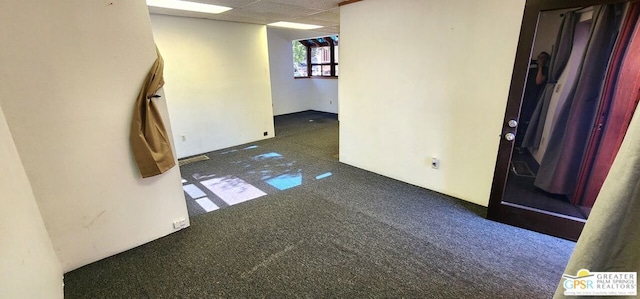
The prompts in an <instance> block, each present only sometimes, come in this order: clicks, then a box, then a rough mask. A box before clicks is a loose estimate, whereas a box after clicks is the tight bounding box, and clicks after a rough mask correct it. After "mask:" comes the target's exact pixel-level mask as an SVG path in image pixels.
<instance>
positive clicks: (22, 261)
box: [0, 107, 63, 298]
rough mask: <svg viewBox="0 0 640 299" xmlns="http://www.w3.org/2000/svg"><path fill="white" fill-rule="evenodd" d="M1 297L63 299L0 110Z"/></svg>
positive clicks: (54, 265)
mask: <svg viewBox="0 0 640 299" xmlns="http://www.w3.org/2000/svg"><path fill="white" fill-rule="evenodd" d="M0 161H2V170H0V205H2V208H1V209H0V219H2V222H3V225H0V242H1V243H2V246H0V269H2V271H0V294H2V297H4V298H62V297H63V291H62V267H60V263H59V262H58V258H57V257H56V254H55V251H54V250H53V246H52V245H51V240H50V239H49V235H48V234H47V230H46V228H45V227H44V222H43V221H42V216H41V215H40V210H38V206H37V204H36V200H35V198H34V197H33V191H32V189H31V185H30V184H29V180H28V179H27V174H26V173H25V172H24V168H23V167H22V162H21V161H20V157H19V156H18V151H17V150H16V147H15V144H14V143H13V138H12V137H11V133H10V132H9V127H8V126H7V122H6V120H5V117H4V113H3V112H2V107H0Z"/></svg>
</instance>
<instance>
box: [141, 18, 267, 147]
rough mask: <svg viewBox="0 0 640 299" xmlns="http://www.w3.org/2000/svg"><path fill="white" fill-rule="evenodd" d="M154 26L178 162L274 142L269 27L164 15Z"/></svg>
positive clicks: (152, 19)
mask: <svg viewBox="0 0 640 299" xmlns="http://www.w3.org/2000/svg"><path fill="white" fill-rule="evenodd" d="M151 22H152V24H153V35H154V37H155V41H156V43H157V44H158V48H159V49H160V52H161V54H162V56H163V57H164V60H165V69H164V70H165V81H166V84H165V87H164V90H165V93H166V95H167V98H168V105H169V114H170V115H171V120H172V121H173V132H174V134H173V137H174V143H175V146H176V150H177V154H178V157H180V158H182V157H187V156H192V155H197V154H201V153H205V152H209V151H213V150H217V149H221V148H226V147H230V146H235V145H239V144H243V143H247V142H253V141H256V140H261V139H264V138H270V137H273V136H274V128H273V110H272V107H271V104H272V103H271V84H270V81H269V57H268V50H267V32H266V28H265V26H263V25H252V24H242V23H232V22H222V21H214V20H206V19H195V18H183V17H172V16H164V15H151ZM263 132H267V133H268V136H266V137H265V136H263ZM183 135H184V136H185V137H184V138H185V139H184V140H183V139H182V136H183Z"/></svg>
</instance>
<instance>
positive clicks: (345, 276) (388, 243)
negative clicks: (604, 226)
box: [65, 112, 574, 298]
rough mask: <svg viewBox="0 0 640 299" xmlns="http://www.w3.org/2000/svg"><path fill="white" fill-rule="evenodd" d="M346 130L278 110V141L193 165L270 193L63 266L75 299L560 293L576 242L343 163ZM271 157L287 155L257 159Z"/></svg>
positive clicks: (317, 117)
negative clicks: (341, 139) (289, 178)
mask: <svg viewBox="0 0 640 299" xmlns="http://www.w3.org/2000/svg"><path fill="white" fill-rule="evenodd" d="M309 120H313V121H311V122H310V121H309ZM337 126H338V123H337V121H336V120H335V117H333V116H331V115H327V114H323V113H314V112H306V113H300V114H295V115H289V116H284V117H277V118H276V133H277V137H276V138H273V139H270V140H265V141H261V142H257V143H253V144H249V145H243V146H239V147H236V148H233V149H227V150H224V151H216V152H212V153H208V155H209V156H210V157H211V158H212V159H211V160H209V161H203V162H197V163H193V164H189V165H186V166H183V167H182V168H181V171H182V173H183V177H184V178H185V179H187V180H189V181H190V183H194V184H197V182H198V179H196V178H194V174H200V175H203V174H207V175H212V176H214V177H215V176H227V175H233V176H237V177H240V178H242V179H243V180H245V181H246V182H248V183H251V184H252V185H254V186H256V187H258V188H259V189H261V190H263V191H264V192H266V193H267V194H268V195H267V196H263V197H260V198H257V199H254V200H251V201H248V202H244V203H241V204H237V205H234V206H227V207H223V208H222V209H220V210H217V211H213V212H210V213H204V211H195V212H197V213H198V214H199V215H197V216H194V217H192V219H191V227H189V228H187V229H185V230H182V231H180V232H177V233H174V234H172V235H169V236H167V237H164V238H161V239H159V240H157V241H154V242H151V243H149V244H146V245H143V246H140V247H138V248H135V249H132V250H129V251H127V252H124V253H121V254H118V255H116V256H113V257H110V258H107V259H104V260H102V261H99V262H96V263H93V264H90V265H87V266H85V267H82V268H80V269H77V270H74V271H72V272H69V273H67V274H65V297H66V298H292V297H301V298H551V297H552V295H553V292H554V291H555V288H556V285H557V283H558V281H559V279H560V277H561V275H562V271H563V270H564V266H565V264H566V262H567V261H568V258H569V255H570V253H571V251H572V250H573V247H574V243H573V242H570V241H566V240H562V239H558V238H554V237H550V236H546V235H542V234H538V233H535V232H531V231H526V230H522V229H519V228H515V227H510V226H507V225H503V224H500V223H496V222H492V221H488V220H486V219H484V214H485V209H484V208H482V207H479V206H476V205H473V204H469V203H466V202H462V201H460V200H457V199H453V198H450V197H448V196H444V195H441V194H438V193H435V192H431V191H428V190H425V189H422V188H418V187H415V186H411V185H408V184H405V183H402V182H398V181H395V180H392V179H389V178H386V177H382V176H379V175H376V174H373V173H370V172H367V171H364V170H361V169H357V168H354V167H350V166H347V165H344V164H340V163H338V162H337V160H336V158H335V156H334V155H335V154H336V153H337V142H338V138H337V133H338V132H337V130H338V127H337ZM251 145H257V146H258V147H257V148H252V149H246V150H243V149H245V148H247V147H248V146H251ZM234 149H235V150H236V151H232V150H234ZM253 150H256V151H253ZM252 151H253V152H252ZM269 152H277V153H278V154H281V156H282V157H281V158H278V159H275V160H273V161H270V162H265V161H256V160H255V159H252V158H253V157H255V156H256V155H257V154H260V153H269ZM223 153H224V154H223ZM265 163H266V165H267V167H265ZM247 165H248V166H247ZM258 170H265V171H266V170H269V171H271V175H278V174H281V173H282V172H294V173H300V174H301V175H302V184H301V185H300V186H297V187H294V188H290V189H286V190H279V189H277V188H274V187H273V186H271V185H269V184H267V183H265V177H268V174H267V175H266V176H259V175H257V172H256V171H258ZM252 172H253V173H252ZM326 172H331V173H332V175H331V176H329V177H326V178H322V179H315V177H316V176H317V175H318V174H322V173H326ZM265 174H266V173H265ZM196 177H197V176H196ZM208 196H213V195H209V194H208ZM189 201H192V199H189V198H187V202H189ZM218 201H220V200H219V199H218ZM192 208H193V209H195V208H194V207H191V208H190V212H192V211H191V209H192ZM123 233H124V232H123Z"/></svg>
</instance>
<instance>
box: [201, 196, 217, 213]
mask: <svg viewBox="0 0 640 299" xmlns="http://www.w3.org/2000/svg"><path fill="white" fill-rule="evenodd" d="M196 202H197V203H198V204H199V205H200V207H202V208H203V209H204V210H205V211H207V213H209V212H211V211H215V210H217V209H219V208H220V207H218V206H217V205H216V204H215V203H213V201H211V200H210V199H209V198H206V197H203V198H199V199H196Z"/></svg>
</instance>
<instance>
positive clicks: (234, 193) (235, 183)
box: [200, 176, 267, 206]
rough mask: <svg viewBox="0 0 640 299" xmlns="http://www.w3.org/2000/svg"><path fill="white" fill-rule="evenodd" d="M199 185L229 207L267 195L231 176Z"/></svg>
mask: <svg viewBox="0 0 640 299" xmlns="http://www.w3.org/2000/svg"><path fill="white" fill-rule="evenodd" d="M200 183H201V184H202V185H203V186H205V187H206V188H207V189H209V190H211V192H213V193H214V194H215V195H217V196H218V197H220V199H222V200H224V202H226V203H227V204H228V205H230V206H232V205H235V204H238V203H241V202H245V201H249V200H252V199H255V198H258V197H261V196H265V195H267V193H264V192H263V191H262V190H260V189H258V188H256V187H254V186H253V185H251V184H249V183H247V182H245V181H244V180H242V179H240V178H237V177H233V176H227V177H223V178H214V179H210V180H206V181H202V182H200Z"/></svg>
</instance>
